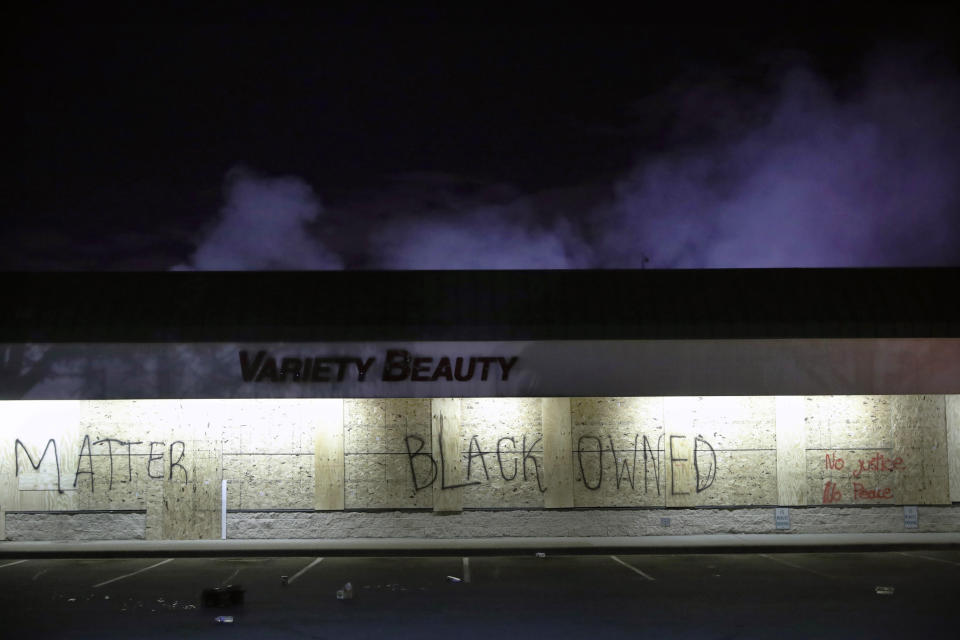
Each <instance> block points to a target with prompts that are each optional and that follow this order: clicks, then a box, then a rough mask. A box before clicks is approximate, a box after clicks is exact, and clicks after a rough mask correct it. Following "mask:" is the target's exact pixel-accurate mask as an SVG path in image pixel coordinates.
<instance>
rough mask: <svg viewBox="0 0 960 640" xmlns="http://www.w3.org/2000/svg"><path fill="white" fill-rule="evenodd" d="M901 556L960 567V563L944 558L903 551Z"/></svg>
mask: <svg viewBox="0 0 960 640" xmlns="http://www.w3.org/2000/svg"><path fill="white" fill-rule="evenodd" d="M900 555H902V556H907V557H908V558H923V559H924V560H930V561H932V562H942V563H944V564H952V565H953V566H955V567H960V562H954V561H953V560H944V559H943V558H931V557H930V556H925V555H922V554H920V553H906V552H903V551H901V552H900Z"/></svg>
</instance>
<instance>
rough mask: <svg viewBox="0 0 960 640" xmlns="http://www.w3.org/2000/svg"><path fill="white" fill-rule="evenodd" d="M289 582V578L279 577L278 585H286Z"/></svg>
mask: <svg viewBox="0 0 960 640" xmlns="http://www.w3.org/2000/svg"><path fill="white" fill-rule="evenodd" d="M289 581H290V578H289V577H288V576H280V584H282V585H286V584H288V582H289Z"/></svg>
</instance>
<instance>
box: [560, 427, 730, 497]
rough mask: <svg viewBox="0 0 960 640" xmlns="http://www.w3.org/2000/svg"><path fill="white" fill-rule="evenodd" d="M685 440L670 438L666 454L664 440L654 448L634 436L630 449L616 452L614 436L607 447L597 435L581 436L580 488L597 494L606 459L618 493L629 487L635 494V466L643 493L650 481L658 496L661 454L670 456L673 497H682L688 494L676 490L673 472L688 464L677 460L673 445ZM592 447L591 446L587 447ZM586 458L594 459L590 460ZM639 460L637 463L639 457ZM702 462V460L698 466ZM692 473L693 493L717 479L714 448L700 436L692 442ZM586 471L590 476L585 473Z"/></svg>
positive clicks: (600, 485)
mask: <svg viewBox="0 0 960 640" xmlns="http://www.w3.org/2000/svg"><path fill="white" fill-rule="evenodd" d="M683 439H686V436H670V441H669V452H664V450H663V436H662V435H661V436H660V437H659V438H657V442H656V447H653V446H651V443H650V440H649V439H648V438H647V436H641V435H640V434H635V435H634V437H633V446H632V447H627V448H622V449H617V447H616V445H615V444H614V441H613V436H611V435H609V434H608V435H607V442H608V446H606V447H605V446H604V441H603V438H602V437H601V436H598V435H582V436H580V438H579V440H578V441H577V464H578V465H579V467H580V478H579V480H580V481H582V482H583V486H584V487H586V488H587V489H589V490H591V491H598V490H599V489H600V488H601V487H602V486H603V470H604V463H605V456H606V455H609V456H610V457H611V458H612V460H613V467H614V482H615V483H616V486H617V490H618V491H619V490H620V489H621V487H623V486H625V485H629V486H630V489H631V490H634V491H636V490H637V469H638V462H639V463H642V464H643V493H648V492H649V489H650V481H651V479H652V480H653V486H654V487H655V488H656V491H657V495H658V496H659V495H660V477H661V475H660V473H661V464H660V454H661V453H669V463H670V490H671V494H672V495H684V494H686V493H688V492H684V491H677V490H676V482H675V480H676V475H675V472H676V468H677V466H676V465H677V463H683V462H688V461H689V460H688V459H687V458H683V457H680V456H679V455H678V451H677V449H678V448H679V445H677V446H675V441H678V440H683ZM589 445H593V446H589ZM589 456H595V458H594V459H593V460H592V462H593V464H590V462H591V460H590V457H589ZM640 456H642V458H641V459H640V460H639V461H638V457H640ZM701 458H703V459H705V460H704V462H705V464H704V463H701ZM585 460H586V462H587V463H586V464H585ZM693 470H694V479H695V482H694V486H695V487H696V492H697V493H701V492H702V491H705V490H707V489H709V488H710V487H711V486H712V485H713V482H714V480H715V479H716V476H717V454H716V452H715V451H714V449H713V446H711V445H710V443H709V442H707V441H706V440H705V439H704V438H703V436H696V437H695V438H694V441H693ZM588 471H589V473H588Z"/></svg>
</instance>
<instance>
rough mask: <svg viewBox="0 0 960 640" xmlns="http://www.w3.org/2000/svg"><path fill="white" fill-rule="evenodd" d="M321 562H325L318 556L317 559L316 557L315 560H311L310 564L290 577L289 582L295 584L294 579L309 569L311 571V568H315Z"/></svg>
mask: <svg viewBox="0 0 960 640" xmlns="http://www.w3.org/2000/svg"><path fill="white" fill-rule="evenodd" d="M321 562H323V558H316V559H314V561H313V562H311V563H310V564H308V565H307V566H305V567H304V568H303V569H300V571H297V572H296V573H295V574H293V575H292V576H290V579H289V580H287V584H293V581H294V580H296V579H297V578H299V577H300V576H302V575H303V574H305V573H306V572H307V571H310V569H312V568H314V567H315V566H317V565H318V564H320V563H321Z"/></svg>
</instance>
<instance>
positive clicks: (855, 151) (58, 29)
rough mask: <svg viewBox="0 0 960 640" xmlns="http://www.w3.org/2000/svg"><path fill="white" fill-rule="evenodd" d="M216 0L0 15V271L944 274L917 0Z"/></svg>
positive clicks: (947, 240)
mask: <svg viewBox="0 0 960 640" xmlns="http://www.w3.org/2000/svg"><path fill="white" fill-rule="evenodd" d="M238 6H241V5H239V4H230V3H222V4H220V5H219V6H218V5H208V8H207V9H205V10H204V11H203V12H201V13H194V14H186V13H184V12H180V13H177V14H175V15H176V21H174V19H173V16H174V14H172V13H171V14H152V13H150V12H148V11H140V12H136V13H130V12H129V9H124V10H112V9H111V10H108V9H106V8H101V9H100V10H98V11H97V12H90V11H87V10H84V11H83V12H80V11H78V10H72V9H63V8H61V7H60V6H58V5H57V4H55V3H52V4H51V3H47V4H40V5H37V6H36V7H35V8H34V9H31V10H30V12H29V14H24V15H22V16H21V17H20V18H19V20H16V21H14V22H12V23H11V25H10V27H9V31H11V33H9V34H8V38H7V39H6V40H7V45H6V48H7V55H6V56H5V58H6V59H7V61H8V65H7V66H8V73H7V90H6V91H5V92H4V95H5V96H7V102H8V104H13V105H14V110H13V111H14V115H13V117H14V119H13V120H12V125H13V126H12V129H13V131H12V138H13V140H14V144H13V145H12V149H13V151H14V154H13V155H14V158H15V167H16V168H15V173H14V176H15V178H14V185H13V189H12V190H11V192H12V197H11V198H9V200H8V205H7V220H6V223H5V225H4V232H3V233H4V238H5V240H6V241H5V243H4V244H5V247H4V252H3V262H2V264H0V268H4V269H169V268H172V267H174V266H177V267H179V268H184V267H186V268H241V269H265V268H289V269H300V268H341V267H346V268H432V267H438V268H480V267H490V268H497V267H574V268H582V267H638V266H640V264H641V261H642V256H644V255H646V256H649V259H650V265H651V266H655V267H662V268H669V267H724V266H728V267H729V266H748V267H749V266H870V265H879V264H895V265H911V264H954V265H955V264H960V248H958V243H960V197H958V196H960V189H958V187H956V186H955V185H954V184H953V183H954V182H955V178H956V176H957V175H960V151H958V149H960V145H957V144H956V143H957V142H958V141H960V136H958V130H957V122H958V118H957V115H958V113H960V111H958V108H960V99H958V98H960V90H958V87H960V84H958V60H960V56H958V47H957V40H956V39H955V37H954V36H953V34H952V33H951V30H950V29H949V24H950V22H949V20H947V16H948V8H947V5H946V4H942V5H941V4H932V5H922V6H918V5H903V6H896V5H894V6H884V7H883V8H879V9H878V8H877V5H868V4H855V5H850V4H847V5H842V6H843V8H842V9H836V8H834V7H832V6H831V5H828V4H826V3H824V4H817V3H812V6H811V5H810V4H808V3H794V4H786V3H783V4H782V3H766V4H765V5H756V6H754V5H725V8H724V9H723V10H718V9H710V10H705V9H704V8H703V7H701V6H699V5H691V4H684V5H680V6H677V7H675V8H672V9H669V10H664V9H659V10H658V11H657V12H653V11H652V10H651V9H650V8H648V7H643V8H641V9H638V10H635V11H634V12H632V13H630V14H623V13H621V12H619V11H618V10H614V9H612V8H610V9H608V10H606V11H603V10H595V12H594V13H592V14H589V15H585V14H579V15H577V14H573V13H569V14H568V13H557V12H547V11H536V10H534V9H528V10H524V11H517V10H513V11H511V12H506V11H504V12H501V13H499V14H494V13H486V12H481V11H479V10H477V11H476V12H471V11H457V12H451V11H450V10H446V9H427V8H420V9H405V10H392V11H390V12H389V13H388V12H384V11H379V10H371V9H353V10H343V11H333V10H328V11H323V12H309V13H308V12H304V11H302V10H296V11H294V10H285V9H276V8H273V9H263V8H259V7H255V6H254V5H242V6H243V8H242V9H238V8H237V7H238ZM758 7H763V8H758ZM8 118H9V116H8ZM11 192H8V193H11Z"/></svg>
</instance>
